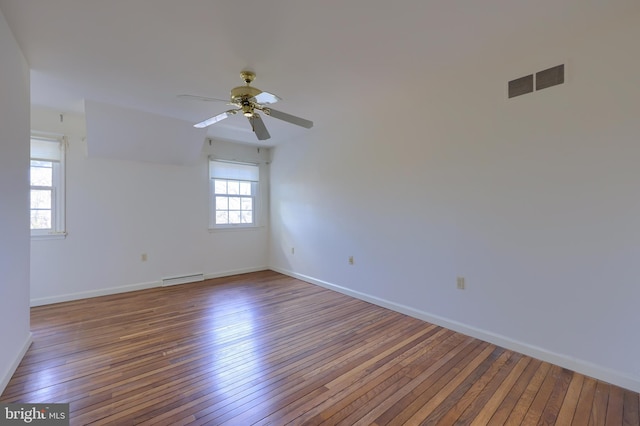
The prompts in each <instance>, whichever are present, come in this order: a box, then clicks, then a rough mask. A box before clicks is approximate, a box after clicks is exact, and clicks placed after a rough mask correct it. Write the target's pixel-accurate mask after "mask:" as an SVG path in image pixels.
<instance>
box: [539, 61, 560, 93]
mask: <svg viewBox="0 0 640 426" xmlns="http://www.w3.org/2000/svg"><path fill="white" fill-rule="evenodd" d="M562 83H564V65H558V66H557V67H553V68H549V69H546V70H544V71H540V72H537V73H536V90H542V89H546V88H547V87H551V86H556V85H558V84H562Z"/></svg>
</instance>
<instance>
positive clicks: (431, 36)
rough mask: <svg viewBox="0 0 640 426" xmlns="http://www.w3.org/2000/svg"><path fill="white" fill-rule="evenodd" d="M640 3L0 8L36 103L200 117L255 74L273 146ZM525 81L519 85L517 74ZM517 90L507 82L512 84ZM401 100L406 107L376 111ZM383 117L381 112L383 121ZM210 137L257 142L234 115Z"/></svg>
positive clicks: (10, 2)
mask: <svg viewBox="0 0 640 426" xmlns="http://www.w3.org/2000/svg"><path fill="white" fill-rule="evenodd" d="M637 5H638V1H637V0H607V1H603V0H484V1H477V0H396V1H389V0H340V1H337V0H324V1H311V0H268V1H265V0H244V1H230V0H0V10H1V11H2V13H3V14H4V16H5V18H6V20H7V22H8V23H9V25H10V27H11V28H12V30H13V33H14V34H15V36H16V39H17V40H18V43H19V45H20V47H21V48H22V51H23V52H24V54H25V56H26V59H27V61H28V62H29V64H30V66H31V69H32V75H31V83H32V93H31V96H32V103H33V104H37V105H42V106H46V107H51V108H55V109H57V110H59V111H61V112H83V99H90V100H94V101H98V102H102V103H108V104H112V105H115V106H121V107H125V108H131V109H137V110H142V111H145V112H150V113H155V114H159V115H163V116H168V117H174V118H178V119H182V120H186V121H189V122H193V123H195V122H199V121H201V120H203V119H205V118H208V117H209V116H212V115H215V114H217V113H219V112H221V111H224V110H225V109H227V106H226V105H225V104H224V103H211V102H198V101H194V100H188V99H181V98H178V97H177V95H179V94H195V95H201V96H208V97H216V98H225V99H226V98H227V97H228V93H229V90H230V88H232V87H234V86H238V85H241V84H242V81H241V80H240V77H239V72H240V71H241V70H243V69H251V70H254V71H255V72H256V73H257V79H256V81H255V82H254V85H255V86H256V87H259V88H260V89H262V90H265V91H269V92H272V93H275V94H277V95H279V96H280V97H281V98H282V99H283V100H282V101H280V102H279V103H278V104H277V106H276V108H277V109H279V110H282V111H284V112H288V113H291V114H294V115H298V116H301V117H304V118H308V119H311V120H313V121H314V122H315V127H314V129H312V130H306V129H303V128H300V127H297V126H294V125H291V124H288V123H284V122H280V121H278V120H275V119H271V118H265V123H266V125H267V127H268V128H269V131H270V132H271V135H272V139H270V140H268V141H267V142H268V143H269V145H273V144H277V143H278V142H280V141H284V140H287V139H291V138H299V137H303V136H304V134H305V132H310V131H316V130H317V129H321V128H322V127H323V126H331V121H332V120H334V119H339V116H340V115H341V114H342V112H343V111H344V110H345V109H349V108H366V109H368V110H370V111H371V116H372V120H375V119H384V118H385V117H388V115H389V113H390V111H392V109H394V108H397V105H400V104H401V102H406V101H407V100H409V99H410V95H411V91H412V86H415V85H416V84H421V81H420V79H421V78H423V77H424V76H428V75H432V74H434V73H436V72H439V71H441V70H443V69H447V67H461V66H464V63H465V61H466V60H469V59H471V58H473V59H477V58H478V56H479V55H483V54H485V53H495V52H498V51H502V52H505V53H508V52H517V49H518V48H519V47H521V46H522V45H523V44H531V43H536V42H537V40H540V39H544V40H549V39H552V38H553V37H558V36H561V35H563V34H566V33H567V31H571V29H572V28H576V29H580V30H581V31H584V30H585V28H589V27H590V26H592V25H597V24H598V23H600V22H603V21H607V20H608V21H611V20H614V19H616V18H617V17H620V16H623V15H624V14H625V13H637V12H638V6H637ZM514 77H518V76H514ZM505 84H506V82H505ZM381 93H384V94H385V95H386V94H389V93H395V96H396V97H397V99H398V103H397V105H388V104H377V103H376V101H377V99H380V96H379V95H380V94H381ZM378 116H379V117H378ZM208 135H209V136H211V137H218V138H223V139H232V140H237V141H242V142H250V143H257V142H258V141H257V140H256V139H255V136H254V135H253V133H252V132H251V131H250V129H249V125H248V123H247V122H246V120H245V119H244V118H243V117H242V116H240V115H237V116H233V117H231V118H229V119H227V120H225V121H224V122H221V123H218V124H216V125H214V126H211V127H210V128H209V130H208Z"/></svg>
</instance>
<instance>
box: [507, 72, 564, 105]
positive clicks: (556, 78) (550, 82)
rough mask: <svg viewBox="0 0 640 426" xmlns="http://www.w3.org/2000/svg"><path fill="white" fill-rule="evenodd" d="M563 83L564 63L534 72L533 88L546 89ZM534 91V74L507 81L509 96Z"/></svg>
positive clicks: (512, 96)
mask: <svg viewBox="0 0 640 426" xmlns="http://www.w3.org/2000/svg"><path fill="white" fill-rule="evenodd" d="M562 83H564V64H562V65H557V66H555V67H552V68H548V69H546V70H543V71H539V72H537V73H535V90H542V89H546V88H547V87H552V86H557V85H558V84H562ZM533 91H534V75H533V74H530V75H527V76H524V77H520V78H516V79H515V80H511V81H510V82H509V98H514V97H516V96H520V95H526V94H527V93H532V92H533Z"/></svg>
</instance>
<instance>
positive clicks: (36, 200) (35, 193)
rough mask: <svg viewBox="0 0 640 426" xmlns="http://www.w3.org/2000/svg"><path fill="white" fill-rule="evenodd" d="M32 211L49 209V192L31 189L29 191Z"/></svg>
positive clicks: (47, 190)
mask: <svg viewBox="0 0 640 426" xmlns="http://www.w3.org/2000/svg"><path fill="white" fill-rule="evenodd" d="M31 208H32V209H49V210H50V209H51V190H50V189H32V190H31Z"/></svg>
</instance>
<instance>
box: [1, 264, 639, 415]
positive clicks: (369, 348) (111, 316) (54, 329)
mask: <svg viewBox="0 0 640 426" xmlns="http://www.w3.org/2000/svg"><path fill="white" fill-rule="evenodd" d="M31 325H32V330H33V333H34V343H33V345H32V346H31V348H30V349H29V351H28V353H27V355H26V356H25V358H24V360H23V361H22V363H21V364H20V366H19V368H18V370H17V371H16V374H15V375H14V377H13V378H12V380H11V381H10V383H9V385H8V387H7V388H6V390H5V392H4V393H3V394H2V397H1V398H0V402H34V403H35V402H44V403H46V402H50V403H52V402H65V403H66V402H68V403H70V407H71V424H73V425H81V424H114V425H129V424H144V425H155V424H159V425H184V424H193V425H202V424H215V425H218V424H230V425H250V424H260V425H267V424H273V425H284V424H294V425H302V424H310V425H316V424H327V425H334V424H344V425H353V424H361V425H385V424H392V425H396V424H410V425H413V424H416V425H417V424H440V425H451V424H460V425H502V424H509V425H535V424H558V425H572V424H573V425H579V426H586V425H640V420H639V418H640V412H639V411H640V409H639V405H640V404H639V396H638V394H637V393H635V392H630V391H627V390H624V389H621V388H619V387H616V386H613V385H609V384H607V383H603V382H600V381H597V380H594V379H591V378H588V377H585V376H583V375H580V374H577V373H573V372H571V371H568V370H566V369H562V368H560V367H557V366H553V365H550V364H548V363H545V362H541V361H538V360H535V359H532V358H529V357H527V356H523V355H521V354H518V353H515V352H512V351H509V350H505V349H503V348H500V347H497V346H494V345H491V344H489V343H486V342H482V341H480V340H477V339H474V338H470V337H467V336H464V335H462V334H458V333H454V332H452V331H450V330H447V329H443V328H441V327H437V326H435V325H432V324H428V323H425V322H422V321H419V320H417V319H414V318H411V317H408V316H405V315H402V314H399V313H396V312H393V311H389V310H387V309H384V308H380V307H377V306H374V305H371V304H368V303H366V302H363V301H360V300H356V299H353V298H350V297H347V296H345V295H342V294H339V293H335V292H332V291H329V290H326V289H323V288H321V287H317V286H313V285H310V284H307V283H304V282H301V281H298V280H295V279H293V278H289V277H286V276H283V275H280V274H277V273H275V272H270V271H265V272H259V273H253V274H246V275H239V276H236V277H229V278H221V279H215V280H209V281H205V282H202V283H192V284H186V285H181V286H174V287H166V288H155V289H150V290H144V291H138V292H132V293H125V294H118V295H111V296H104V297H98V298H93V299H85V300H80V301H73V302H67V303H60V304H56V305H49V306H42V307H36V308H33V309H32V323H31Z"/></svg>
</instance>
